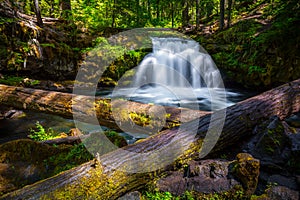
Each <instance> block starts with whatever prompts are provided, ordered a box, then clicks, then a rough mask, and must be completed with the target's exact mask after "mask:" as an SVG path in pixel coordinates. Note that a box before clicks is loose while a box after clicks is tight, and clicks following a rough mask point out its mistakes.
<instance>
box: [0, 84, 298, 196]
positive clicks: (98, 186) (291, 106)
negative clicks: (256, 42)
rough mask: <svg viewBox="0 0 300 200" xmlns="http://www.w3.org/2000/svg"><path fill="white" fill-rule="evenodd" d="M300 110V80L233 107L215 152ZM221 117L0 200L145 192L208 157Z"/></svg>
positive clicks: (158, 137)
mask: <svg viewBox="0 0 300 200" xmlns="http://www.w3.org/2000/svg"><path fill="white" fill-rule="evenodd" d="M0 96H1V98H2V95H0ZM299 110H300V79H299V80H296V81H293V82H290V83H288V84H285V85H282V86H280V87H278V88H275V89H272V90H270V91H267V92H264V93H262V94H260V95H258V96H255V97H252V98H250V99H247V100H245V101H243V102H240V103H238V104H236V105H233V106H231V107H229V108H227V110H226V119H225V122H224V127H223V129H222V133H221V135H220V137H219V140H218V142H217V144H216V145H215V147H214V148H213V150H212V152H215V151H217V150H220V149H224V148H225V147H228V146H229V145H233V144H236V143H237V142H239V140H241V139H242V138H243V137H245V136H247V135H249V134H251V130H252V129H253V128H254V127H255V125H256V124H257V123H258V122H259V121H262V120H265V119H266V118H269V117H270V116H272V115H277V116H278V117H279V118H281V119H284V118H285V117H287V116H289V115H290V114H292V113H294V112H298V111H299ZM220 113H224V110H220V111H216V112H214V113H212V114H208V115H205V116H203V117H200V118H199V119H195V120H192V121H190V122H187V123H183V124H182V125H181V126H180V127H176V128H173V129H170V130H164V131H162V132H161V133H160V134H157V135H154V136H152V137H150V138H147V139H145V140H144V141H141V142H138V143H136V144H134V145H130V146H127V147H124V148H121V149H117V150H115V151H112V152H110V153H107V154H105V155H102V156H98V155H97V156H96V157H97V158H98V159H97V160H99V161H100V162H98V161H91V162H88V163H85V164H83V165H81V166H79V167H76V168H74V169H71V170H69V171H65V172H63V173H61V174H59V175H57V176H54V177H51V178H49V179H46V180H43V181H40V182H38V183H36V184H33V185H29V186H26V187H24V188H22V189H20V190H17V191H15V192H12V193H9V194H7V195H5V196H2V197H1V198H0V199H38V198H42V199H43V198H46V199H47V198H52V199H59V198H61V197H65V198H71V199H80V198H81V199H96V198H100V199H115V198H117V197H118V196H120V195H122V194H124V193H126V191H130V190H134V189H138V188H141V187H143V186H144V185H145V184H146V183H148V182H149V181H150V180H152V179H153V177H154V173H155V175H159V174H160V173H162V172H164V170H165V169H166V168H169V167H172V166H173V165H175V164H176V163H177V164H178V162H181V163H182V162H185V161H187V160H190V159H193V158H196V157H199V156H200V157H202V156H201V155H202V154H203V149H204V150H205V147H203V145H205V144H211V143H210V142H211V141H210V139H212V138H210V139H208V141H206V139H205V136H206V135H207V134H208V130H212V131H211V133H210V134H212V135H213V136H214V134H216V132H217V131H216V130H217V129H216V128H218V126H220V125H222V122H221V121H222V120H223V119H221V118H220V117H219V116H223V115H219V114H220ZM195 133H196V134H195ZM215 136H218V135H215ZM174 160H176V161H174ZM158 168H160V169H158ZM152 171H154V172H152Z"/></svg>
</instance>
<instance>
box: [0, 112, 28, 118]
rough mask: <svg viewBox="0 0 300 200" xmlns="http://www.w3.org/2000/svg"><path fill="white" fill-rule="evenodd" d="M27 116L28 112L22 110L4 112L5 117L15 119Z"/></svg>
mask: <svg viewBox="0 0 300 200" xmlns="http://www.w3.org/2000/svg"><path fill="white" fill-rule="evenodd" d="M24 116H26V114H25V113H24V112H23V111H21V110H9V111H7V112H5V113H4V118H5V119H15V118H21V117H24Z"/></svg>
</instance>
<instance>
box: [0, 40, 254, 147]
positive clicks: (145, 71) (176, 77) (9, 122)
mask: <svg viewBox="0 0 300 200" xmlns="http://www.w3.org/2000/svg"><path fill="white" fill-rule="evenodd" d="M152 43H153V52H152V53H150V54H148V55H147V56H146V57H145V58H144V59H143V61H142V62H141V63H140V65H139V66H137V67H136V68H135V69H134V71H135V74H134V76H133V78H132V82H131V84H130V85H129V87H128V86H124V87H123V86H122V78H121V79H120V81H119V83H120V84H119V86H117V87H115V88H114V89H111V90H108V91H107V90H105V91H103V90H101V91H100V92H99V93H98V95H99V94H100V95H101V96H104V97H109V98H112V99H114V98H125V99H128V100H130V101H137V102H142V103H153V104H159V105H167V106H176V107H188V108H191V109H200V110H212V111H213V110H218V109H222V108H225V107H228V106H230V105H233V104H234V103H236V102H238V101H241V100H243V99H245V98H246V97H247V96H248V95H245V93H241V92H237V91H234V90H230V89H226V90H225V88H224V86H223V82H222V77H221V75H220V72H219V70H218V69H217V67H216V66H215V64H214V62H213V60H212V58H211V57H210V56H209V55H208V54H207V52H206V51H205V50H204V49H203V48H202V47H201V46H200V45H199V44H198V43H197V42H195V41H193V40H186V39H181V38H152ZM24 112H25V113H26V117H24V118H16V119H3V120H0V144H1V143H4V142H7V141H9V140H13V139H17V138H26V137H27V135H28V133H29V131H28V130H29V129H30V128H33V127H34V126H35V123H36V122H37V121H39V122H40V123H41V124H42V125H44V126H45V127H46V128H49V127H51V128H52V129H53V130H55V131H56V132H68V131H69V130H70V129H71V128H74V127H75V125H74V122H73V121H72V120H69V119H64V118H62V117H59V116H54V115H48V114H43V113H36V112H31V111H24ZM83 126H84V127H85V131H88V132H93V131H97V128H98V126H95V125H90V124H84V125H83ZM102 129H104V130H105V129H106V128H105V127H102ZM120 134H121V135H122V136H124V137H125V139H126V140H127V142H128V143H132V142H134V141H135V140H136V139H137V138H134V136H132V135H130V133H120ZM135 137H136V134H135ZM141 137H145V135H141Z"/></svg>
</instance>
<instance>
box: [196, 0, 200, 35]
mask: <svg viewBox="0 0 300 200" xmlns="http://www.w3.org/2000/svg"><path fill="white" fill-rule="evenodd" d="M199 1H200V0H196V29H197V30H198V29H199V26H200V8H199Z"/></svg>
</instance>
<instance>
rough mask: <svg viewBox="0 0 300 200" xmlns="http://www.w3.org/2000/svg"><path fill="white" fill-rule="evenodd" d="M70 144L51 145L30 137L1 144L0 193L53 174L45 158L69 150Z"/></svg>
mask: <svg viewBox="0 0 300 200" xmlns="http://www.w3.org/2000/svg"><path fill="white" fill-rule="evenodd" d="M69 150H70V146H66V145H60V146H56V147H53V146H49V145H45V144H41V143H37V142H34V141H32V140H29V139H20V140H14V141H10V142H7V143H4V144H1V145H0V193H2V194H4V193H7V192H10V191H12V190H15V189H18V188H21V187H23V186H24V185H27V184H31V183H34V182H36V181H38V180H41V179H43V178H46V177H49V176H50V175H52V172H51V171H49V170H48V169H47V167H46V166H45V162H44V161H45V159H47V158H48V157H51V156H54V155H58V154H60V153H64V152H68V151H69Z"/></svg>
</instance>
